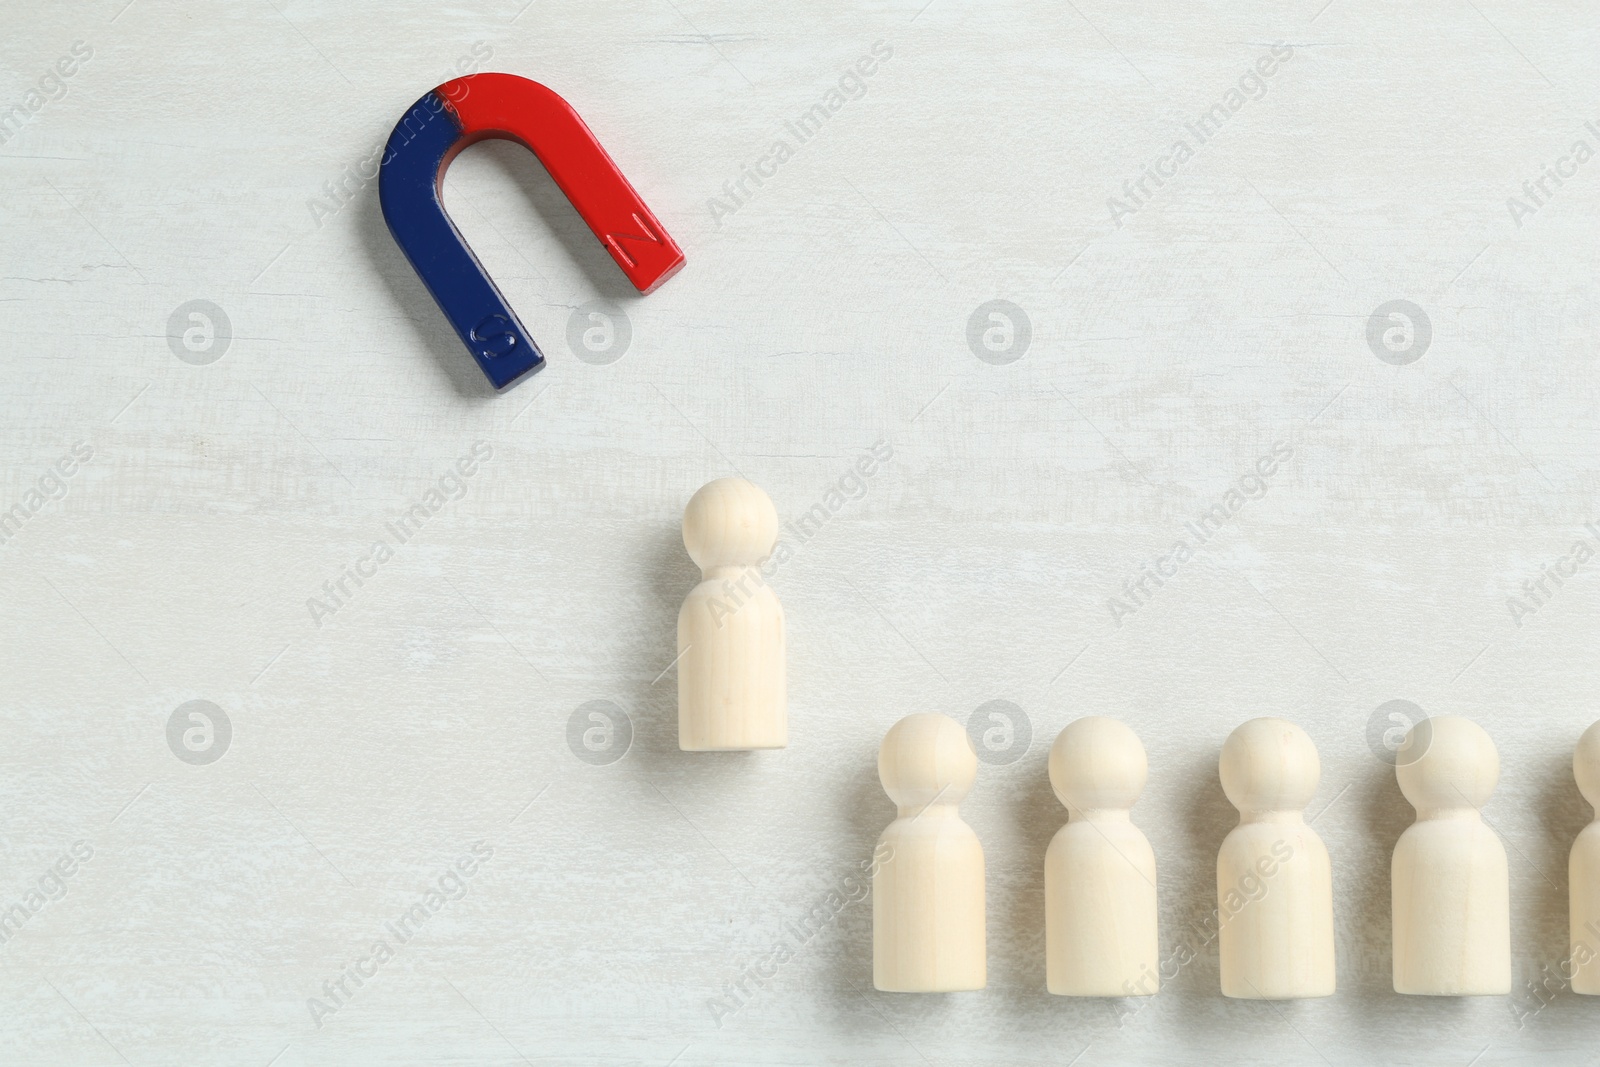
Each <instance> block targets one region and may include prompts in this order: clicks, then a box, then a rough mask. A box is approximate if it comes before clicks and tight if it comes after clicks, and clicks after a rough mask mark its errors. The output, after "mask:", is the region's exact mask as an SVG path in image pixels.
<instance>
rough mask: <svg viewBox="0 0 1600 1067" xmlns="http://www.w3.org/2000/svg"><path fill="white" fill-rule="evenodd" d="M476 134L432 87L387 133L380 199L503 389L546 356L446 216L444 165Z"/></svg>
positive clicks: (401, 240)
mask: <svg viewBox="0 0 1600 1067" xmlns="http://www.w3.org/2000/svg"><path fill="white" fill-rule="evenodd" d="M475 139H476V138H469V137H467V136H466V135H465V134H464V133H463V131H462V127H461V124H460V122H458V121H457V119H456V116H455V113H454V111H453V110H452V109H451V108H449V107H448V106H447V105H446V103H445V100H444V98H443V97H442V96H440V95H439V93H438V92H437V91H436V90H430V91H429V92H428V93H426V94H424V95H423V97H422V98H421V99H420V100H418V101H417V102H416V103H415V104H412V105H411V108H410V110H408V111H407V112H406V113H405V115H404V117H402V118H401V119H400V121H399V122H398V123H396V124H395V127H394V132H393V133H391V134H390V135H389V143H388V145H387V146H386V147H385V149H384V153H383V163H382V165H381V167H380V168H379V175H378V199H379V201H380V202H381V203H382V205H383V218H384V221H385V222H387V223H388V224H389V232H390V233H392V234H393V235H394V240H395V243H396V244H398V245H399V246H400V251H402V252H404V253H405V256H406V258H407V259H408V260H410V261H411V266H412V267H413V268H414V269H415V270H416V272H417V276H418V277H420V278H421V279H422V283H423V284H424V285H426V286H427V287H428V292H430V293H432V294H433V299H434V300H435V301H436V302H437V303H438V305H439V310H441V311H443V312H444V315H445V318H447V319H449V320H450V325H451V326H452V327H454V328H455V331H456V334H457V335H458V336H459V337H460V338H461V343H462V344H464V345H466V346H467V350H468V351H469V352H471V353H472V358H473V359H475V360H477V362H478V366H479V368H480V369H482V371H483V373H484V376H485V377H487V378H488V379H489V382H490V384H491V385H493V386H494V387H495V389H496V390H497V391H501V392H503V391H505V390H506V389H509V388H511V386H513V385H515V384H516V383H517V382H518V381H520V380H521V379H522V378H524V377H526V376H527V375H529V374H532V373H533V372H534V371H537V370H538V369H539V368H541V367H543V366H544V355H543V354H542V353H541V352H540V351H539V348H538V346H537V345H535V344H534V343H533V338H531V337H530V336H528V331H527V330H525V329H524V328H523V326H522V323H521V322H520V321H518V319H517V316H516V313H515V312H513V311H512V310H511V305H510V304H508V303H507V302H506V298H505V297H504V296H502V295H501V294H500V290H499V289H497V288H496V287H495V284H494V282H493V281H491V280H490V279H489V275H488V273H487V272H486V271H485V270H484V269H483V265H482V264H481V263H479V262H478V257H477V256H475V255H473V254H472V249H471V248H469V247H468V246H467V242H466V241H465V240H464V239H463V238H462V236H461V232H460V231H459V230H457V229H456V227H455V223H453V222H451V221H450V216H449V215H447V214H445V210H444V200H443V199H442V196H441V181H442V177H443V174H444V168H445V166H446V164H448V163H449V162H450V160H451V159H452V158H453V157H454V156H455V154H456V153H457V152H459V151H461V149H463V148H465V147H466V146H467V145H469V144H471V143H472V141H473V140H475Z"/></svg>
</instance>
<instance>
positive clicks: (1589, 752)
mask: <svg viewBox="0 0 1600 1067" xmlns="http://www.w3.org/2000/svg"><path fill="white" fill-rule="evenodd" d="M1572 776H1573V777H1574V778H1576V779H1577V780H1578V792H1580V793H1582V794H1583V799H1585V800H1587V801H1588V802H1589V806H1590V807H1592V808H1594V810H1595V813H1596V814H1597V815H1600V722H1597V723H1595V724H1594V725H1593V726H1591V727H1589V728H1588V729H1587V730H1585V731H1584V732H1583V736H1582V737H1580V738H1578V747H1576V748H1574V749H1573V750H1572Z"/></svg>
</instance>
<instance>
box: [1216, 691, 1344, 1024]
mask: <svg viewBox="0 0 1600 1067" xmlns="http://www.w3.org/2000/svg"><path fill="white" fill-rule="evenodd" d="M1219 770H1220V773H1221V776H1222V789H1223V792H1225V793H1227V795H1228V800H1229V801H1231V802H1232V803H1233V806H1234V807H1236V808H1238V809H1239V825H1238V826H1236V827H1234V828H1233V829H1232V830H1231V831H1229V833H1228V836H1227V837H1226V838H1225V839H1224V840H1223V842H1222V848H1221V850H1220V851H1219V852H1218V854H1217V923H1218V926H1219V933H1218V940H1219V942H1220V951H1221V956H1222V993H1223V995H1224V996H1229V997H1238V998H1241V999H1246V1000H1288V999H1298V998H1303V997H1326V996H1331V995H1332V994H1333V991H1334V986H1335V971H1334V949H1333V868H1332V865H1331V864H1330V862H1329V859H1328V850H1327V847H1326V846H1324V845H1323V843H1322V839H1321V838H1320V837H1318V836H1317V834H1316V831H1314V830H1312V829H1311V827H1309V826H1307V825H1306V822H1305V817H1304V808H1305V806H1306V804H1307V803H1309V802H1310V800H1311V798H1312V796H1314V795H1315V794H1316V791H1317V783H1318V781H1319V780H1320V778H1321V776H1322V767H1321V763H1320V761H1319V760H1318V759H1317V749H1316V746H1315V745H1314V744H1312V742H1311V738H1309V737H1307V736H1306V733H1305V731H1304V730H1302V729H1300V727H1298V726H1296V725H1295V724H1294V723H1292V722H1289V721H1287V720H1285V719H1277V718H1260V719H1251V720H1250V721H1249V722H1247V723H1245V724H1244V725H1242V726H1240V727H1239V728H1238V729H1237V730H1235V731H1233V733H1232V734H1230V735H1229V736H1228V740H1227V742H1226V744H1224V745H1223V747H1222V759H1221V761H1220V765H1219Z"/></svg>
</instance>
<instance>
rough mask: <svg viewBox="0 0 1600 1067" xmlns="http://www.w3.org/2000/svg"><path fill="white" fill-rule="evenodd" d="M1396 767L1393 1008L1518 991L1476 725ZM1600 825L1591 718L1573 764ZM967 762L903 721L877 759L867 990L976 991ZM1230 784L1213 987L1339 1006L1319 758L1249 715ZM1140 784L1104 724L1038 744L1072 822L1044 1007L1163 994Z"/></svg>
mask: <svg viewBox="0 0 1600 1067" xmlns="http://www.w3.org/2000/svg"><path fill="white" fill-rule="evenodd" d="M1398 755H1399V759H1398V762H1397V763H1396V766H1395V772H1396V776H1397V777H1398V779H1399V782H1400V791H1401V792H1402V793H1404V794H1405V797H1406V799H1407V800H1408V801H1410V802H1411V805H1412V807H1414V808H1416V809H1417V820H1416V822H1414V823H1413V824H1412V825H1411V826H1409V827H1408V828H1407V829H1406V831H1405V832H1404V833H1403V834H1401V835H1400V840H1399V841H1398V842H1397V843H1396V844H1395V848H1394V861H1393V865H1392V867H1391V892H1392V897H1391V903H1392V908H1393V912H1392V918H1393V927H1394V952H1393V960H1394V988H1395V991H1396V992H1397V993H1415V994H1424V995H1433V996H1483V995H1490V994H1497V993H1509V992H1510V991H1511V911H1510V891H1509V880H1508V877H1507V869H1506V853H1505V848H1504V847H1503V846H1502V845H1501V843H1500V839H1499V838H1498V837H1496V836H1495V833H1494V831H1493V830H1491V829H1490V828H1489V827H1488V826H1487V825H1485V824H1484V822H1483V819H1482V817H1481V816H1480V815H1479V813H1478V809H1479V808H1480V807H1481V806H1482V805H1483V804H1484V803H1485V802H1486V801H1487V800H1488V799H1489V794H1490V793H1491V792H1492V791H1493V790H1494V786H1495V782H1496V781H1497V780H1498V778H1499V776H1500V757H1499V755H1498V754H1497V753H1496V751H1495V747H1494V743H1493V742H1492V741H1490V740H1489V735H1488V734H1486V733H1484V731H1483V729H1482V727H1480V726H1478V724H1477V723H1474V722H1472V721H1471V720H1470V719H1463V718H1461V717H1459V716H1454V715H1444V716H1438V717H1435V718H1431V719H1424V720H1423V721H1422V722H1420V723H1418V724H1417V725H1416V726H1414V727H1412V729H1411V731H1410V733H1408V734H1407V736H1406V740H1405V743H1404V744H1403V745H1402V746H1401V748H1400V750H1399V753H1398ZM1572 764H1573V773H1574V775H1575V776H1576V778H1577V780H1578V788H1579V789H1580V790H1581V791H1582V793H1583V795H1584V797H1585V798H1586V799H1587V800H1588V801H1589V802H1590V804H1593V805H1595V806H1596V810H1597V811H1600V723H1596V724H1595V725H1594V726H1591V727H1590V728H1589V729H1588V730H1587V731H1586V732H1585V733H1584V735H1583V737H1582V738H1581V739H1580V740H1579V741H1578V745H1577V749H1576V750H1575V752H1574V754H1573V760H1572ZM977 770H978V758H977V754H976V753H975V752H974V751H973V748H972V742H971V740H970V739H969V738H968V736H967V732H966V730H965V729H963V728H962V726H961V725H960V724H959V723H957V722H956V721H955V720H954V719H950V718H947V717H946V716H943V715H935V714H921V715H910V716H907V717H906V718H904V719H901V720H900V721H899V722H897V723H895V725H894V726H893V727H892V728H891V729H890V730H889V733H888V735H887V736H886V737H885V738H884V739H883V746H882V747H881V748H880V749H879V751H878V777H879V779H880V780H881V781H882V782H883V788H884V791H885V792H886V793H888V794H889V797H890V799H891V800H893V801H894V802H895V804H896V805H897V807H898V808H899V814H898V816H897V817H896V818H895V820H894V822H892V823H890V824H889V827H888V829H887V830H885V831H884V833H883V836H882V838H880V840H879V845H878V851H877V852H876V853H875V859H876V866H875V871H874V876H873V882H872V895H873V900H872V973H873V981H874V982H875V984H876V985H877V987H878V988H879V989H882V990H887V991H893V992H918V993H931V992H948V991H954V990H962V989H981V988H982V987H983V985H984V980H985V959H984V956H985V953H984V887H983V881H984V873H983V848H982V846H980V845H979V843H978V838H977V835H976V834H974V833H973V831H972V828H971V827H970V826H968V825H967V824H966V823H965V822H963V821H962V820H961V815H960V813H959V811H958V809H957V805H958V804H959V803H960V801H961V799H962V798H963V797H965V796H966V795H967V791H968V790H969V789H971V788H972V783H973V780H974V778H975V777H976V775H977ZM1219 770H1220V773H1221V777H1222V789H1223V792H1225V793H1226V794H1227V796H1228V800H1229V801H1231V802H1232V804H1233V806H1234V807H1236V808H1238V809H1239V825H1238V826H1236V827H1234V828H1233V829H1232V830H1231V831H1229V833H1228V836H1227V837H1226V838H1225V839H1224V840H1223V842H1222V848H1221V850H1220V851H1219V852H1218V854H1217V916H1216V923H1217V928H1218V934H1217V940H1218V947H1219V951H1220V954H1221V963H1222V992H1223V994H1224V995H1226V996H1230V997H1242V998H1245V999H1251V1000H1287V999H1297V998H1302V997H1325V996H1328V995H1330V994H1332V993H1333V991H1334V948H1333V874H1332V868H1331V866H1330V864H1329V861H1328V850H1327V848H1326V847H1324V846H1323V844H1322V840H1321V839H1320V838H1319V837H1318V836H1317V834H1316V831H1314V830H1313V829H1312V828H1311V827H1310V826H1308V825H1306V822H1305V818H1304V815H1303V812H1304V809H1305V807H1306V805H1307V804H1308V803H1309V802H1310V800H1311V797H1312V795H1313V794H1314V793H1315V792H1316V789H1317V783H1318V780H1319V779H1320V777H1321V767H1320V766H1319V764H1318V760H1317V750H1316V746H1315V745H1313V744H1312V742H1311V739H1310V738H1309V737H1307V736H1306V733H1305V731H1304V730H1302V729H1300V727H1298V726H1296V725H1295V724H1294V723H1292V722H1289V721H1287V720H1285V719H1276V718H1260V719H1251V720H1250V721H1249V722H1247V723H1245V724H1244V725H1242V726H1240V727H1239V728H1238V729H1237V730H1235V731H1233V733H1232V734H1230V735H1229V737H1228V740H1227V742H1226V743H1225V744H1224V745H1223V746H1222V758H1221V760H1220V766H1219ZM1144 783H1145V754H1144V746H1143V745H1141V744H1140V743H1139V739H1138V737H1137V736H1135V735H1134V732H1133V731H1132V730H1130V729H1129V728H1128V727H1127V726H1126V725H1124V724H1123V723H1121V722H1118V721H1117V720H1116V719H1109V718H1105V717H1104V716H1089V717H1087V718H1082V719H1078V720H1076V721H1074V722H1072V723H1070V724H1068V726H1067V727H1066V729H1064V730H1062V731H1061V733H1060V735H1059V736H1057V738H1056V740H1055V743H1054V744H1053V745H1052V746H1051V748H1050V785H1051V786H1052V787H1053V788H1054V790H1055V794H1056V797H1057V799H1059V800H1060V801H1061V803H1062V804H1063V805H1065V806H1066V809H1067V824H1066V825H1065V826H1063V827H1062V828H1061V829H1060V831H1058V832H1057V833H1056V835H1055V837H1054V838H1053V839H1052V840H1051V842H1050V847H1049V849H1048V850H1047V851H1046V852H1045V860H1044V899H1045V966H1046V982H1047V985H1048V987H1049V989H1050V992H1052V993H1059V994H1062V995H1065V996H1080V997H1128V996H1148V995H1150V994H1152V993H1155V992H1156V990H1157V988H1158V986H1159V984H1160V982H1159V972H1160V966H1159V961H1158V946H1157V937H1156V863H1155V854H1154V853H1153V852H1152V851H1151V849H1150V843H1149V841H1147V840H1146V839H1145V836H1144V834H1143V833H1141V832H1140V831H1139V829H1138V827H1136V826H1134V825H1133V822H1132V821H1131V819H1130V818H1129V809H1130V808H1132V807H1133V804H1134V802H1135V801H1136V800H1137V799H1138V797H1139V793H1140V792H1141V790H1143V788H1144ZM1569 876H1570V878H1569V882H1570V905H1571V931H1570V932H1571V938H1572V949H1573V952H1572V957H1571V960H1570V962H1569V964H1568V967H1569V968H1570V970H1569V971H1568V973H1572V974H1573V979H1572V989H1573V991H1574V992H1577V993H1600V819H1597V820H1596V821H1595V822H1592V823H1590V824H1589V826H1587V827H1586V828H1585V829H1584V830H1583V831H1582V832H1581V833H1580V834H1579V835H1578V838H1577V840H1576V841H1575V842H1574V843H1573V846H1572V855H1571V860H1570V864H1569Z"/></svg>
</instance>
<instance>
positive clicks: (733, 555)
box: [683, 478, 778, 570]
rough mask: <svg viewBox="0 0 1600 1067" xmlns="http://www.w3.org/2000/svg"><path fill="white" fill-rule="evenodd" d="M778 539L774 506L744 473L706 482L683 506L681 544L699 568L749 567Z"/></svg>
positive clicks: (770, 551) (765, 554) (762, 556)
mask: <svg viewBox="0 0 1600 1067" xmlns="http://www.w3.org/2000/svg"><path fill="white" fill-rule="evenodd" d="M777 540H778V509H777V508H775V507H773V506H772V499H771V498H770V497H768V496H767V494H766V493H763V492H762V491H761V489H760V488H759V487H758V486H756V485H755V484H753V483H751V482H747V481H745V480H744V479H743V478H718V479H717V480H716V481H714V482H707V483H706V484H705V485H703V486H701V487H700V491H699V492H697V493H695V495H694V496H692V497H690V498H689V506H688V507H686V508H684V509H683V547H684V548H687V549H688V550H689V558H690V559H692V560H694V561H695V563H696V564H698V565H699V567H700V569H701V570H709V569H710V568H712V567H753V566H755V565H756V564H757V563H760V562H761V561H762V560H764V559H766V558H767V556H769V555H771V553H772V546H773V545H774V544H776V543H777Z"/></svg>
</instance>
